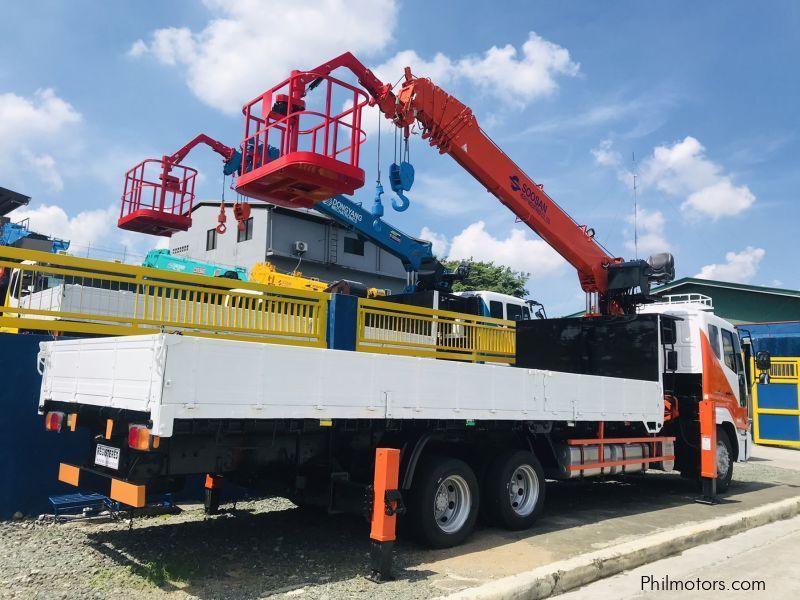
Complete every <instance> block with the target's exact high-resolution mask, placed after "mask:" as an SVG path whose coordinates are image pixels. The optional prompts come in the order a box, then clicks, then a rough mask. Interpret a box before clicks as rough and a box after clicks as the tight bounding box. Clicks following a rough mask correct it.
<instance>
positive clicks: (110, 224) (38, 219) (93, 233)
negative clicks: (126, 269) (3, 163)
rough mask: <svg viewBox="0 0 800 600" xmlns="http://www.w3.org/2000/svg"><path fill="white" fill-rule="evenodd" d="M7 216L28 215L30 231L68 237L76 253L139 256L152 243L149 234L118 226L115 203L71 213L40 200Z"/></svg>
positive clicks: (94, 256) (96, 256)
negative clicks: (38, 204)
mask: <svg viewBox="0 0 800 600" xmlns="http://www.w3.org/2000/svg"><path fill="white" fill-rule="evenodd" d="M9 217H10V218H11V219H12V220H13V221H21V220H23V219H29V220H30V221H29V227H30V229H31V231H35V232H37V233H42V234H44V235H48V236H52V237H55V238H60V239H64V240H69V241H70V242H71V245H70V252H71V253H73V254H76V255H79V256H87V254H88V256H90V257H91V258H102V259H107V260H111V259H122V258H123V257H127V258H128V259H131V258H133V259H141V258H143V257H144V254H145V253H146V252H147V250H149V249H150V248H152V247H153V246H154V243H155V240H154V238H152V237H150V236H145V235H140V234H135V233H130V232H126V231H122V230H120V229H117V218H118V217H119V207H118V206H109V207H108V208H105V209H95V210H85V211H81V212H79V213H78V214H76V215H74V216H70V215H69V214H67V211H65V210H64V209H63V208H62V207H60V206H56V205H48V204H42V205H40V206H38V207H36V208H28V207H23V208H19V209H17V210H15V211H13V212H12V213H11V214H10V215H9ZM129 262H130V261H129Z"/></svg>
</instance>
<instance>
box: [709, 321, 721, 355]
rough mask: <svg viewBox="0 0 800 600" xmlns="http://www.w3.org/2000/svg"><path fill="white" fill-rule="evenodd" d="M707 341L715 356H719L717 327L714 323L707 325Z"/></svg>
mask: <svg viewBox="0 0 800 600" xmlns="http://www.w3.org/2000/svg"><path fill="white" fill-rule="evenodd" d="M708 341H709V342H711V349H712V350H713V351H714V354H716V356H717V358H721V357H720V355H719V327H717V326H716V325H711V324H709V325H708Z"/></svg>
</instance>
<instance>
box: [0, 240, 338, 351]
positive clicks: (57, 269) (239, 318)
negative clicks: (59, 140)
mask: <svg viewBox="0 0 800 600" xmlns="http://www.w3.org/2000/svg"><path fill="white" fill-rule="evenodd" d="M0 268H3V269H5V270H6V273H7V274H8V289H7V292H6V293H5V294H4V296H3V297H2V298H0V300H2V303H1V304H0V328H3V330H5V331H18V330H40V331H56V332H68V333H78V334H91V335H135V334H143V333H155V332H158V331H179V332H183V333H186V334H190V335H197V336H216V337H224V338H227V339H239V340H248V341H260V342H273V343H285V344H294V345H304V346H318V347H325V345H326V322H327V309H328V299H329V297H330V296H329V294H326V293H323V292H314V291H307V290H287V289H286V288H282V287H275V286H266V285H261V284H256V283H251V282H244V281H239V280H235V279H227V278H222V277H206V276H202V275H194V274H188V273H173V272H168V271H162V270H158V269H150V268H147V267H136V266H131V265H124V264H118V263H112V262H106V261H99V260H91V259H83V258H76V257H72V256H64V255H56V254H49V253H46V252H35V251H31V250H21V249H19V248H9V247H2V248H0Z"/></svg>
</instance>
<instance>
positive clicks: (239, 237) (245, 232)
mask: <svg viewBox="0 0 800 600" xmlns="http://www.w3.org/2000/svg"><path fill="white" fill-rule="evenodd" d="M252 239H253V217H250V218H249V219H247V220H246V221H245V222H244V229H238V228H237V230H236V241H237V242H246V241H247V240H252Z"/></svg>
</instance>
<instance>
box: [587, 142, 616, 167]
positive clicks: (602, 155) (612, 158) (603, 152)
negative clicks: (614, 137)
mask: <svg viewBox="0 0 800 600" xmlns="http://www.w3.org/2000/svg"><path fill="white" fill-rule="evenodd" d="M592 154H593V155H594V160H595V162H596V163H597V164H598V165H603V166H604V167H617V166H619V165H620V163H621V162H622V155H621V154H620V153H619V152H617V151H616V150H614V147H613V142H612V141H611V140H603V141H602V142H600V145H599V146H598V147H597V148H593V149H592Z"/></svg>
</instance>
